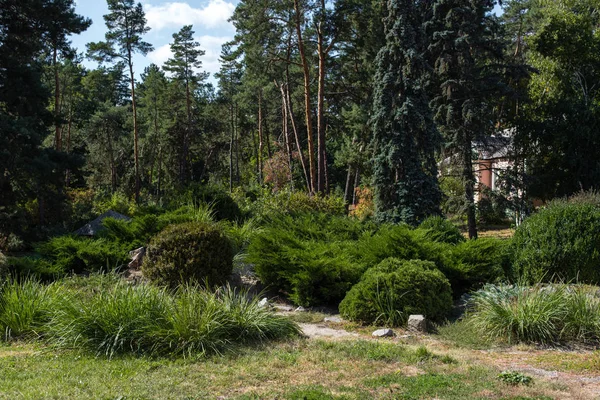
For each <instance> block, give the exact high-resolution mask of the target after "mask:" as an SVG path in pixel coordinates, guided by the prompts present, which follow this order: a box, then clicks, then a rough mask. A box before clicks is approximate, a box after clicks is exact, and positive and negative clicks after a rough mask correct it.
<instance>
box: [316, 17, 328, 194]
mask: <svg viewBox="0 0 600 400" xmlns="http://www.w3.org/2000/svg"><path fill="white" fill-rule="evenodd" d="M321 29H322V26H321V22H320V23H319V27H318V28H317V52H318V54H319V86H318V93H317V99H318V100H317V152H318V157H317V164H318V182H317V186H318V188H317V190H318V191H319V193H325V192H326V187H325V185H326V180H327V179H326V177H325V174H326V171H325V170H326V163H327V160H326V158H325V157H326V154H325V121H324V109H325V106H324V102H325V57H326V54H325V50H324V49H323V32H322V30H321Z"/></svg>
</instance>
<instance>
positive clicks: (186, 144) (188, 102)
mask: <svg viewBox="0 0 600 400" xmlns="http://www.w3.org/2000/svg"><path fill="white" fill-rule="evenodd" d="M185 104H186V113H187V126H186V128H185V132H184V134H183V160H182V171H181V177H180V179H181V183H183V184H185V183H186V182H187V172H188V158H189V152H190V136H191V131H192V100H191V95H190V82H189V79H188V78H187V77H186V79H185Z"/></svg>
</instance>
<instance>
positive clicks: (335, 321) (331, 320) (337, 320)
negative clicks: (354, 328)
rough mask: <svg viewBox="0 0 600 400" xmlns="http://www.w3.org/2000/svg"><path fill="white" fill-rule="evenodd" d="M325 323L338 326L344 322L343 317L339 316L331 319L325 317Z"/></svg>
mask: <svg viewBox="0 0 600 400" xmlns="http://www.w3.org/2000/svg"><path fill="white" fill-rule="evenodd" d="M324 321H325V322H333V323H336V324H340V323H342V322H344V320H343V319H342V317H340V316H339V315H332V316H331V317H325V319H324Z"/></svg>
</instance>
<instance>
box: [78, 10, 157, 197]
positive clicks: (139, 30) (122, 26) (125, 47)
mask: <svg viewBox="0 0 600 400" xmlns="http://www.w3.org/2000/svg"><path fill="white" fill-rule="evenodd" d="M107 2H108V10H109V11H110V13H109V14H106V15H105V16H104V21H105V22H106V26H107V27H108V32H106V35H105V39H106V41H104V42H97V43H89V44H88V56H89V57H91V58H93V59H95V60H97V61H100V62H102V61H112V60H115V59H120V60H123V61H125V63H126V64H127V66H128V67H129V80H130V84H131V105H132V109H133V154H134V156H133V157H134V163H135V200H136V202H139V198H140V161H139V152H138V121H137V109H136V97H135V76H134V73H133V55H134V53H140V54H143V55H146V54H148V52H150V51H152V45H151V44H150V43H147V42H144V41H143V40H142V35H144V34H145V33H147V32H148V31H149V30H150V28H149V27H148V26H146V17H145V14H144V9H143V8H142V3H138V4H137V5H136V4H135V2H134V0H107Z"/></svg>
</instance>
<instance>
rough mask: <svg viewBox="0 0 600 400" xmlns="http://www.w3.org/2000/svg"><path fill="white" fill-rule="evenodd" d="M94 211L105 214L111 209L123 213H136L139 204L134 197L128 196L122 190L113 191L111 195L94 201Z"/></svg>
mask: <svg viewBox="0 0 600 400" xmlns="http://www.w3.org/2000/svg"><path fill="white" fill-rule="evenodd" d="M93 210H94V212H95V213H96V214H103V213H105V212H107V211H109V210H112V211H115V212H118V213H119V214H123V215H129V216H131V215H135V213H136V212H137V210H138V206H137V204H136V203H135V201H134V200H133V199H130V198H128V197H127V196H126V195H125V194H123V193H121V192H116V193H113V194H112V195H111V196H110V197H107V198H99V199H97V200H95V201H94V208H93Z"/></svg>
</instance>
